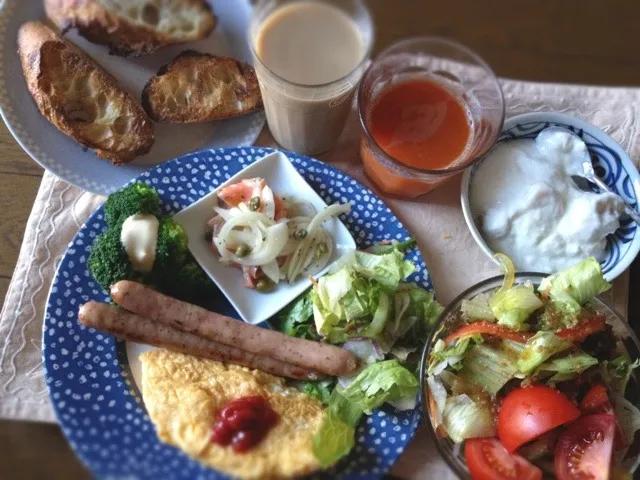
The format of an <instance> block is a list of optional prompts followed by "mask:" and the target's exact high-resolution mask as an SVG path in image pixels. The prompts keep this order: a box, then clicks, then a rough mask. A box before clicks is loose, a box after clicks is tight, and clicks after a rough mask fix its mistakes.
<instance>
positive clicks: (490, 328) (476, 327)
mask: <svg viewBox="0 0 640 480" xmlns="http://www.w3.org/2000/svg"><path fill="white" fill-rule="evenodd" d="M483 333H484V334H488V335H495V336H496V337H500V338H504V339H506V340H513V341H514V342H520V343H526V342H527V339H528V338H529V337H531V336H532V335H533V334H532V333H528V332H514V331H513V330H511V329H509V328H505V327H502V326H500V325H496V324H495V323H491V322H473V323H470V324H469V325H465V326H464V327H462V328H459V329H458V330H456V331H455V332H453V333H451V334H449V336H448V337H447V338H445V339H444V341H445V342H446V343H451V342H453V341H454V340H456V339H458V338H460V337H467V336H469V335H476V334H483Z"/></svg>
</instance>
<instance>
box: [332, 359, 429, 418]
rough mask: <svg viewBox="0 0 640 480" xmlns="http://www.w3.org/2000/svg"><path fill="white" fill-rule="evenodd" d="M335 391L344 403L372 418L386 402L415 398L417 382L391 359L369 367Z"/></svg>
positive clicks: (407, 371) (408, 372) (412, 375)
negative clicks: (372, 413)
mask: <svg viewBox="0 0 640 480" xmlns="http://www.w3.org/2000/svg"><path fill="white" fill-rule="evenodd" d="M336 389H337V390H338V391H339V393H340V395H342V396H343V397H344V398H345V399H346V400H348V401H349V402H351V403H353V404H354V405H357V406H358V407H359V408H360V409H361V410H362V411H364V412H365V413H367V414H371V412H372V411H373V410H375V409H376V408H378V407H379V406H380V405H382V404H383V403H385V402H387V401H396V400H402V399H407V398H412V397H415V396H416V395H417V394H418V379H417V378H416V377H415V375H414V374H413V373H411V372H410V371H409V370H407V369H406V368H405V367H403V366H402V365H400V363H399V362H398V360H396V359H393V360H385V361H382V362H376V363H373V364H371V365H369V366H368V367H367V368H365V369H364V370H363V371H362V372H360V373H359V374H358V376H357V377H356V379H355V380H354V381H353V382H352V383H351V384H350V385H349V386H348V387H347V388H344V389H342V388H340V387H336Z"/></svg>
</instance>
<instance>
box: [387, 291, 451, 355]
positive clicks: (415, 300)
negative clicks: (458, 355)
mask: <svg viewBox="0 0 640 480" xmlns="http://www.w3.org/2000/svg"><path fill="white" fill-rule="evenodd" d="M442 310H443V308H442V306H441V305H440V304H439V303H438V302H436V301H435V300H434V298H433V294H432V293H430V292H427V291H426V290H424V289H423V288H420V287H418V286H417V285H416V284H414V283H407V284H401V285H399V287H398V291H397V292H396V293H395V294H394V296H393V317H392V318H391V319H390V320H389V321H387V324H386V327H385V329H384V332H383V335H382V338H381V339H379V340H380V342H381V343H382V344H383V345H385V346H386V347H387V349H391V348H392V347H393V346H394V345H395V344H396V343H397V342H400V343H401V344H402V345H404V346H406V347H421V346H422V345H424V343H425V342H426V341H427V337H428V335H429V331H430V330H431V328H432V327H433V326H434V325H435V323H436V321H437V319H438V317H439V316H440V313H442Z"/></svg>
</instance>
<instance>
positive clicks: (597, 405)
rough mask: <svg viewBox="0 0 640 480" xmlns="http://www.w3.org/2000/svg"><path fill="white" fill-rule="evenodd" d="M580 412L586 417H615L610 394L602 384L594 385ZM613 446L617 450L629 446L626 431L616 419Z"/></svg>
mask: <svg viewBox="0 0 640 480" xmlns="http://www.w3.org/2000/svg"><path fill="white" fill-rule="evenodd" d="M580 410H581V411H582V413H583V414H584V415H588V414H594V413H606V414H609V415H614V416H615V411H614V410H613V405H611V402H610V401H609V394H608V393H607V388H606V387H605V386H604V385H602V384H597V385H594V386H593V387H591V388H590V389H589V391H588V392H587V393H586V395H585V396H584V398H583V399H582V401H581V402H580ZM613 446H614V448H615V449H616V450H620V449H622V448H624V447H626V446H627V438H626V436H625V434H624V430H622V427H621V426H620V423H619V422H618V418H617V417H616V434H615V437H614V442H613Z"/></svg>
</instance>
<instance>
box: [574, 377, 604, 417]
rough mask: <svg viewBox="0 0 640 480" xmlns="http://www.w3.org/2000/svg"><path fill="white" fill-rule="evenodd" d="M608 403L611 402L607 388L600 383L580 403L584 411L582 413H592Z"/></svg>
mask: <svg viewBox="0 0 640 480" xmlns="http://www.w3.org/2000/svg"><path fill="white" fill-rule="evenodd" d="M607 402H609V394H608V393H607V387H605V386H604V385H602V384H601V383H599V384H597V385H594V386H593V387H591V388H590V389H589V391H588V392H587V393H586V395H585V396H584V398H583V399H582V401H581V402H580V410H582V413H592V412H593V411H594V410H597V409H598V408H599V407H601V406H602V405H604V404H605V403H607Z"/></svg>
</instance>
